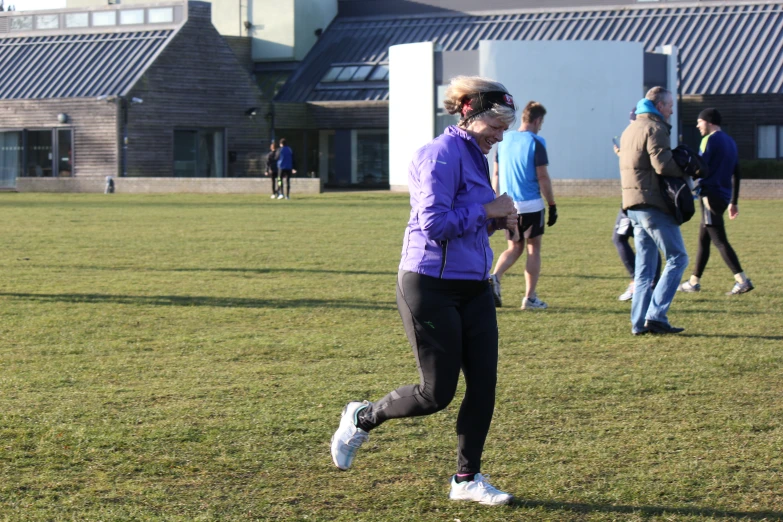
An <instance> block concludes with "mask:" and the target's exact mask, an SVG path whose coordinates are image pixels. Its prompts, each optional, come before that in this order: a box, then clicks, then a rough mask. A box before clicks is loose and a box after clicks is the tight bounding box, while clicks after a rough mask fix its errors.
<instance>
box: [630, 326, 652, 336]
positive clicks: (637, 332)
mask: <svg viewBox="0 0 783 522" xmlns="http://www.w3.org/2000/svg"><path fill="white" fill-rule="evenodd" d="M631 333H632V334H634V335H644V334H648V333H650V329H649V328H645V329H644V330H639V331H635V330H631Z"/></svg>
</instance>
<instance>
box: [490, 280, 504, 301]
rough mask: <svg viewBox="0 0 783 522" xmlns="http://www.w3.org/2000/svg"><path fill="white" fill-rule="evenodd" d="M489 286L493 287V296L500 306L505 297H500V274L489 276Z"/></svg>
mask: <svg viewBox="0 0 783 522" xmlns="http://www.w3.org/2000/svg"><path fill="white" fill-rule="evenodd" d="M489 286H491V287H492V298H493V299H494V300H495V306H497V307H498V308H500V307H501V306H503V299H502V298H501V297H500V281H498V276H496V275H495V274H492V275H490V276H489Z"/></svg>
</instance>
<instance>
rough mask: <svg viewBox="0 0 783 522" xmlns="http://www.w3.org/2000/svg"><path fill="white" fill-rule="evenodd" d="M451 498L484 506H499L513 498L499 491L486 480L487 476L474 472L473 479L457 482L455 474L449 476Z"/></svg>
mask: <svg viewBox="0 0 783 522" xmlns="http://www.w3.org/2000/svg"><path fill="white" fill-rule="evenodd" d="M449 498H450V499H451V500H472V501H473V502H478V503H479V504H484V505H485V506H500V505H503V504H508V503H509V502H511V500H512V499H513V498H514V496H513V495H512V494H511V493H506V492H504V491H500V490H499V489H497V488H496V487H494V486H493V485H492V484H490V483H489V482H488V481H487V477H485V476H484V475H482V474H481V473H476V476H475V477H473V480H471V481H468V482H457V476H456V475H454V476H453V477H451V491H449Z"/></svg>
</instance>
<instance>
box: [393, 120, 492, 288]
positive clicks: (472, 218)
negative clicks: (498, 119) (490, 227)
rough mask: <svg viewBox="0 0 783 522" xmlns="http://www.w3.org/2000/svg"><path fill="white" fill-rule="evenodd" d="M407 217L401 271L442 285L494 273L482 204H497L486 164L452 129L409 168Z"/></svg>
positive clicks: (418, 153) (475, 148)
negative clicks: (408, 213) (408, 212)
mask: <svg viewBox="0 0 783 522" xmlns="http://www.w3.org/2000/svg"><path fill="white" fill-rule="evenodd" d="M408 190H409V191H410V194H411V216H410V220H409V221H408V227H407V228H406V229H405V239H404V240H403V243H402V260H401V261H400V270H407V271H409V272H416V273H419V274H423V275H427V276H432V277H438V278H442V279H472V280H486V279H487V278H488V277H489V270H490V268H491V267H492V249H491V248H490V246H489V234H488V233H487V223H488V221H489V219H487V215H486V213H485V212H484V206H483V205H484V204H485V203H489V202H490V201H492V200H493V199H495V193H494V191H493V190H492V186H491V185H490V181H489V164H488V163H487V158H486V156H484V154H483V153H482V152H481V149H480V148H479V146H478V143H476V140H474V139H473V137H472V136H470V134H468V133H467V132H465V131H464V130H462V129H460V128H458V127H455V126H453V125H452V126H451V127H448V128H447V129H446V130H445V131H444V132H443V134H441V135H440V136H438V137H437V138H435V139H434V140H432V141H431V142H430V143H428V144H427V145H425V146H424V147H422V148H420V149H419V150H417V151H416V154H415V155H414V156H413V160H412V161H411V164H410V167H409V168H408Z"/></svg>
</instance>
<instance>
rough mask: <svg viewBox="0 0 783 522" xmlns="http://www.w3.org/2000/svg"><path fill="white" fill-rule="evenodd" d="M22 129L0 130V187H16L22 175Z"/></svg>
mask: <svg viewBox="0 0 783 522" xmlns="http://www.w3.org/2000/svg"><path fill="white" fill-rule="evenodd" d="M23 145H24V142H23V141H22V131H10V132H0V188H14V187H16V178H17V176H21V175H22V168H23V165H22V152H23V150H24V147H23Z"/></svg>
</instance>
